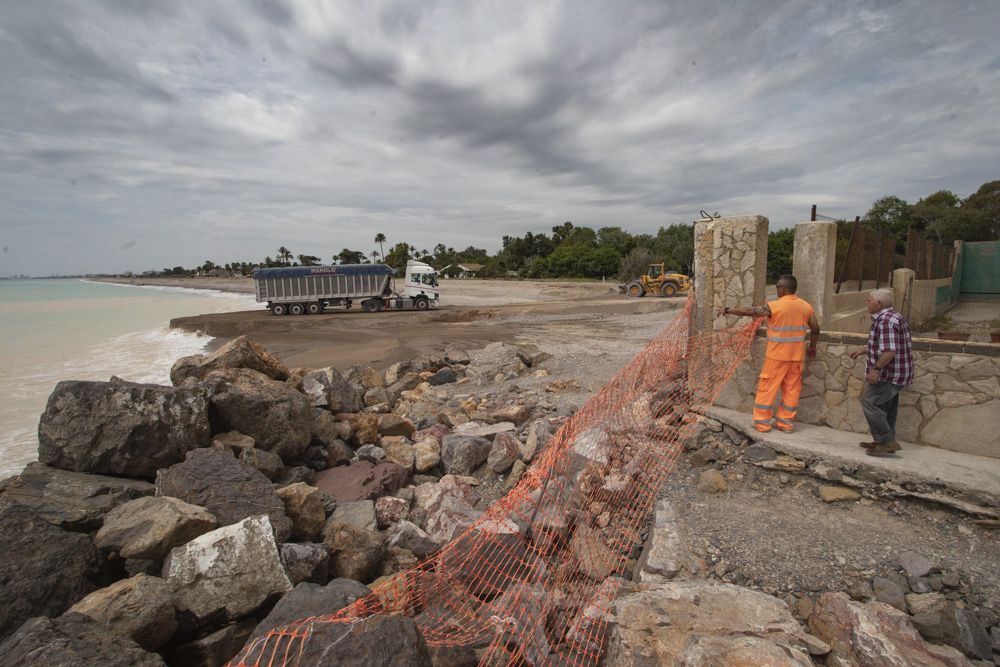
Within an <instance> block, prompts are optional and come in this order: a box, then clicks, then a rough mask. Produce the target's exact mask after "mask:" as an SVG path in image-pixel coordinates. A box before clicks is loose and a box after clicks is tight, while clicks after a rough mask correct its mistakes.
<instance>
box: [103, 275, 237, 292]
mask: <svg viewBox="0 0 1000 667" xmlns="http://www.w3.org/2000/svg"><path fill="white" fill-rule="evenodd" d="M87 280H89V281H91V282H95V283H112V284H114V285H127V286H130V287H181V288H184V289H195V290H209V291H216V292H229V293H231V294H253V293H254V287H253V280H251V279H250V278H88V279H87Z"/></svg>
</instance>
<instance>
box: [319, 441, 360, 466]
mask: <svg viewBox="0 0 1000 667" xmlns="http://www.w3.org/2000/svg"><path fill="white" fill-rule="evenodd" d="M354 454H355V452H354V450H353V449H351V447H350V445H348V444H347V443H346V442H344V441H343V440H334V441H333V442H331V443H330V444H329V445H327V446H326V462H327V467H329V468H333V467H334V466H341V465H346V464H348V463H350V462H351V459H353V458H354Z"/></svg>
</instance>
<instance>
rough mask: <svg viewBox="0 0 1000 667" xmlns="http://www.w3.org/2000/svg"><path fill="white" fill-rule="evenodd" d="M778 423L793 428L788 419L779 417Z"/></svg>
mask: <svg viewBox="0 0 1000 667" xmlns="http://www.w3.org/2000/svg"><path fill="white" fill-rule="evenodd" d="M778 423H779V424H784V425H785V426H791V425H792V422H790V421H788V420H787V419H782V418H781V417H778Z"/></svg>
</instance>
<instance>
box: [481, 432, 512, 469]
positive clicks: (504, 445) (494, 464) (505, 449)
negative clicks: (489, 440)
mask: <svg viewBox="0 0 1000 667" xmlns="http://www.w3.org/2000/svg"><path fill="white" fill-rule="evenodd" d="M520 446H521V442H520V441H519V440H518V439H517V436H515V435H514V434H513V433H511V432H510V431H504V432H503V433H497V434H496V437H494V438H493V445H492V446H491V447H490V452H489V456H487V457H486V464H487V465H488V466H489V467H490V470H492V471H493V472H506V471H508V470H510V467H511V466H512V465H514V461H517V460H518V452H519V451H520Z"/></svg>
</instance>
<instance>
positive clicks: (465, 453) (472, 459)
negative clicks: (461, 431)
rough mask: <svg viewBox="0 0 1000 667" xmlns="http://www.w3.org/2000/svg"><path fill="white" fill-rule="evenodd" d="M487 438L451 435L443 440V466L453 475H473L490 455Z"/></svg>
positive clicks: (489, 444)
mask: <svg viewBox="0 0 1000 667" xmlns="http://www.w3.org/2000/svg"><path fill="white" fill-rule="evenodd" d="M490 447H492V443H491V442H490V441H489V440H487V439H486V438H481V437H475V436H468V435H456V434H454V433H450V434H448V435H446V436H444V438H443V439H442V440H441V464H442V465H443V466H444V469H445V471H446V472H448V473H451V474H453V475H471V474H472V473H473V471H475V469H476V468H478V467H479V466H480V465H482V464H483V463H484V462H485V461H486V459H487V457H489V455H490Z"/></svg>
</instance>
